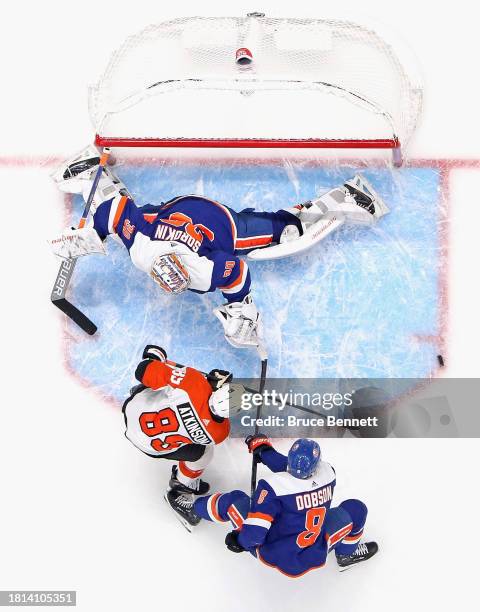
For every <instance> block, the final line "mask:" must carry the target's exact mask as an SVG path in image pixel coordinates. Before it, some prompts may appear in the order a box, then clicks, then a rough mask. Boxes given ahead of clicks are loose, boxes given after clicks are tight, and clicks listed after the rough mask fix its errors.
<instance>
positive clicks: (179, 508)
mask: <svg viewBox="0 0 480 612" xmlns="http://www.w3.org/2000/svg"><path fill="white" fill-rule="evenodd" d="M165 501H166V502H167V504H168V505H169V506H170V508H171V509H172V510H173V511H174V512H175V516H176V517H177V518H178V520H179V521H180V522H181V523H182V525H183V526H184V527H185V529H186V530H187V531H189V532H190V533H191V532H192V531H193V528H194V527H195V526H196V525H198V523H200V521H201V520H202V519H201V517H199V516H198V515H197V514H196V513H195V510H194V509H193V503H194V497H193V495H192V494H191V493H190V494H185V493H180V492H179V491H175V490H174V489H171V490H170V491H167V492H166V493H165Z"/></svg>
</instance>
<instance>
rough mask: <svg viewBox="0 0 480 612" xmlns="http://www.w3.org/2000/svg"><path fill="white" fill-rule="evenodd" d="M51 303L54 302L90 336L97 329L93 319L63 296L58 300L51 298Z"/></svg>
mask: <svg viewBox="0 0 480 612" xmlns="http://www.w3.org/2000/svg"><path fill="white" fill-rule="evenodd" d="M52 304H54V305H55V306H56V307H57V308H59V309H60V310H61V311H62V312H64V313H65V314H66V315H67V317H69V318H70V319H72V321H73V322H74V323H76V324H77V325H78V327H80V328H81V329H83V331H84V332H85V333H87V334H89V335H90V336H93V334H94V333H95V332H96V331H97V329H98V328H97V326H96V325H95V323H94V322H93V321H90V319H89V318H88V317H87V316H86V315H84V314H83V312H81V311H80V310H78V308H77V307H76V306H74V305H73V304H71V303H70V302H69V301H68V300H66V299H65V298H60V299H58V300H52Z"/></svg>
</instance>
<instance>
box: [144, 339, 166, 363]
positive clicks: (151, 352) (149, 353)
mask: <svg viewBox="0 0 480 612" xmlns="http://www.w3.org/2000/svg"><path fill="white" fill-rule="evenodd" d="M142 359H156V360H157V361H161V362H162V363H164V362H165V361H167V352H166V351H165V349H163V348H162V347H161V346H157V345H156V344H147V346H146V347H145V348H144V349H143V354H142Z"/></svg>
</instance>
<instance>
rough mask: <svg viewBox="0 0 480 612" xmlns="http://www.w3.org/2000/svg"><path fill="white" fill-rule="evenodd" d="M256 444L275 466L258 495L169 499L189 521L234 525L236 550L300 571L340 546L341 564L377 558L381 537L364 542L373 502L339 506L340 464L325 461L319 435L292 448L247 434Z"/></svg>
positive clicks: (262, 458)
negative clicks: (286, 449)
mask: <svg viewBox="0 0 480 612" xmlns="http://www.w3.org/2000/svg"><path fill="white" fill-rule="evenodd" d="M246 443H247V445H248V448H249V451H250V452H252V453H254V455H255V457H256V458H257V460H258V461H259V462H261V463H263V464H265V465H266V466H267V467H268V468H269V469H270V470H271V471H272V474H271V475H269V476H268V477H265V478H262V479H260V480H259V482H258V485H257V488H256V490H255V493H254V495H253V497H252V499H250V498H249V496H248V495H247V494H246V493H244V492H243V491H231V492H229V493H223V494H221V493H215V494H213V495H208V496H206V497H201V498H197V499H196V501H194V500H193V496H188V495H184V494H181V493H178V492H175V491H173V490H172V491H170V492H169V493H168V494H167V501H168V503H169V504H170V506H171V507H172V508H173V509H174V510H175V511H176V512H177V514H178V516H179V517H180V519H181V521H182V522H183V523H188V524H189V525H196V524H198V523H199V522H200V520H201V519H202V518H203V519H205V520H207V521H213V522H217V523H226V522H229V521H230V523H231V524H232V525H233V527H234V531H231V532H230V533H229V534H228V535H227V537H226V539H225V543H226V545H227V547H228V549H229V550H231V551H232V552H237V553H238V552H244V551H248V552H250V553H251V554H252V555H253V556H254V557H256V558H257V559H259V560H260V561H262V562H263V563H264V564H266V565H268V566H270V567H273V568H276V569H277V570H279V571H280V572H282V573H283V574H285V575H287V576H289V577H293V578H297V577H299V576H303V575H304V574H306V573H307V572H309V571H311V570H313V569H317V568H320V567H323V566H324V565H325V563H326V561H327V556H328V553H329V552H331V551H334V552H335V557H336V560H337V564H338V566H339V568H340V571H344V570H346V569H348V568H350V567H352V566H353V565H355V564H357V563H359V562H361V561H366V560H367V559H370V558H371V557H372V556H373V555H374V554H375V553H376V552H377V551H378V546H377V544H376V543H375V542H368V543H361V542H360V539H361V537H362V535H363V530H364V526H365V521H366V518H367V507H366V506H365V504H364V503H363V502H361V501H359V500H358V499H347V500H345V501H343V502H342V503H341V504H340V505H339V506H336V507H331V503H332V498H333V492H334V489H335V478H336V476H335V470H334V469H333V468H332V466H331V465H330V464H329V463H327V462H326V461H322V458H321V451H320V447H319V445H318V444H317V443H316V442H315V441H313V440H307V439H300V440H297V441H296V442H294V444H293V445H292V447H291V449H290V451H289V453H288V456H285V455H282V454H281V453H279V452H277V451H276V450H275V449H274V448H273V447H272V444H271V442H270V440H269V439H268V438H267V437H266V436H264V435H263V434H258V435H254V436H249V437H248V438H247V439H246Z"/></svg>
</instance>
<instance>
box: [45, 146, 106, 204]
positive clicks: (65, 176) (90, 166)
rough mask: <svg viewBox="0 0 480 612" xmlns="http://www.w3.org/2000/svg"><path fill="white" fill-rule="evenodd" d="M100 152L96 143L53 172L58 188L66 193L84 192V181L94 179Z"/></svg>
mask: <svg viewBox="0 0 480 612" xmlns="http://www.w3.org/2000/svg"><path fill="white" fill-rule="evenodd" d="M99 163H100V153H99V152H98V149H97V148H96V147H95V146H94V145H89V146H88V147H86V148H85V149H82V151H80V153H77V155H74V156H73V157H71V158H70V159H68V160H67V161H65V162H63V164H62V165H61V166H60V167H59V168H57V170H55V172H53V173H52V175H51V176H52V179H53V180H54V181H55V182H56V183H57V185H58V188H59V189H60V190H61V191H64V192H65V193H76V194H79V193H82V191H83V186H84V181H85V180H90V179H91V178H92V179H93V174H94V173H95V170H96V168H97V167H98V164H99Z"/></svg>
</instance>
